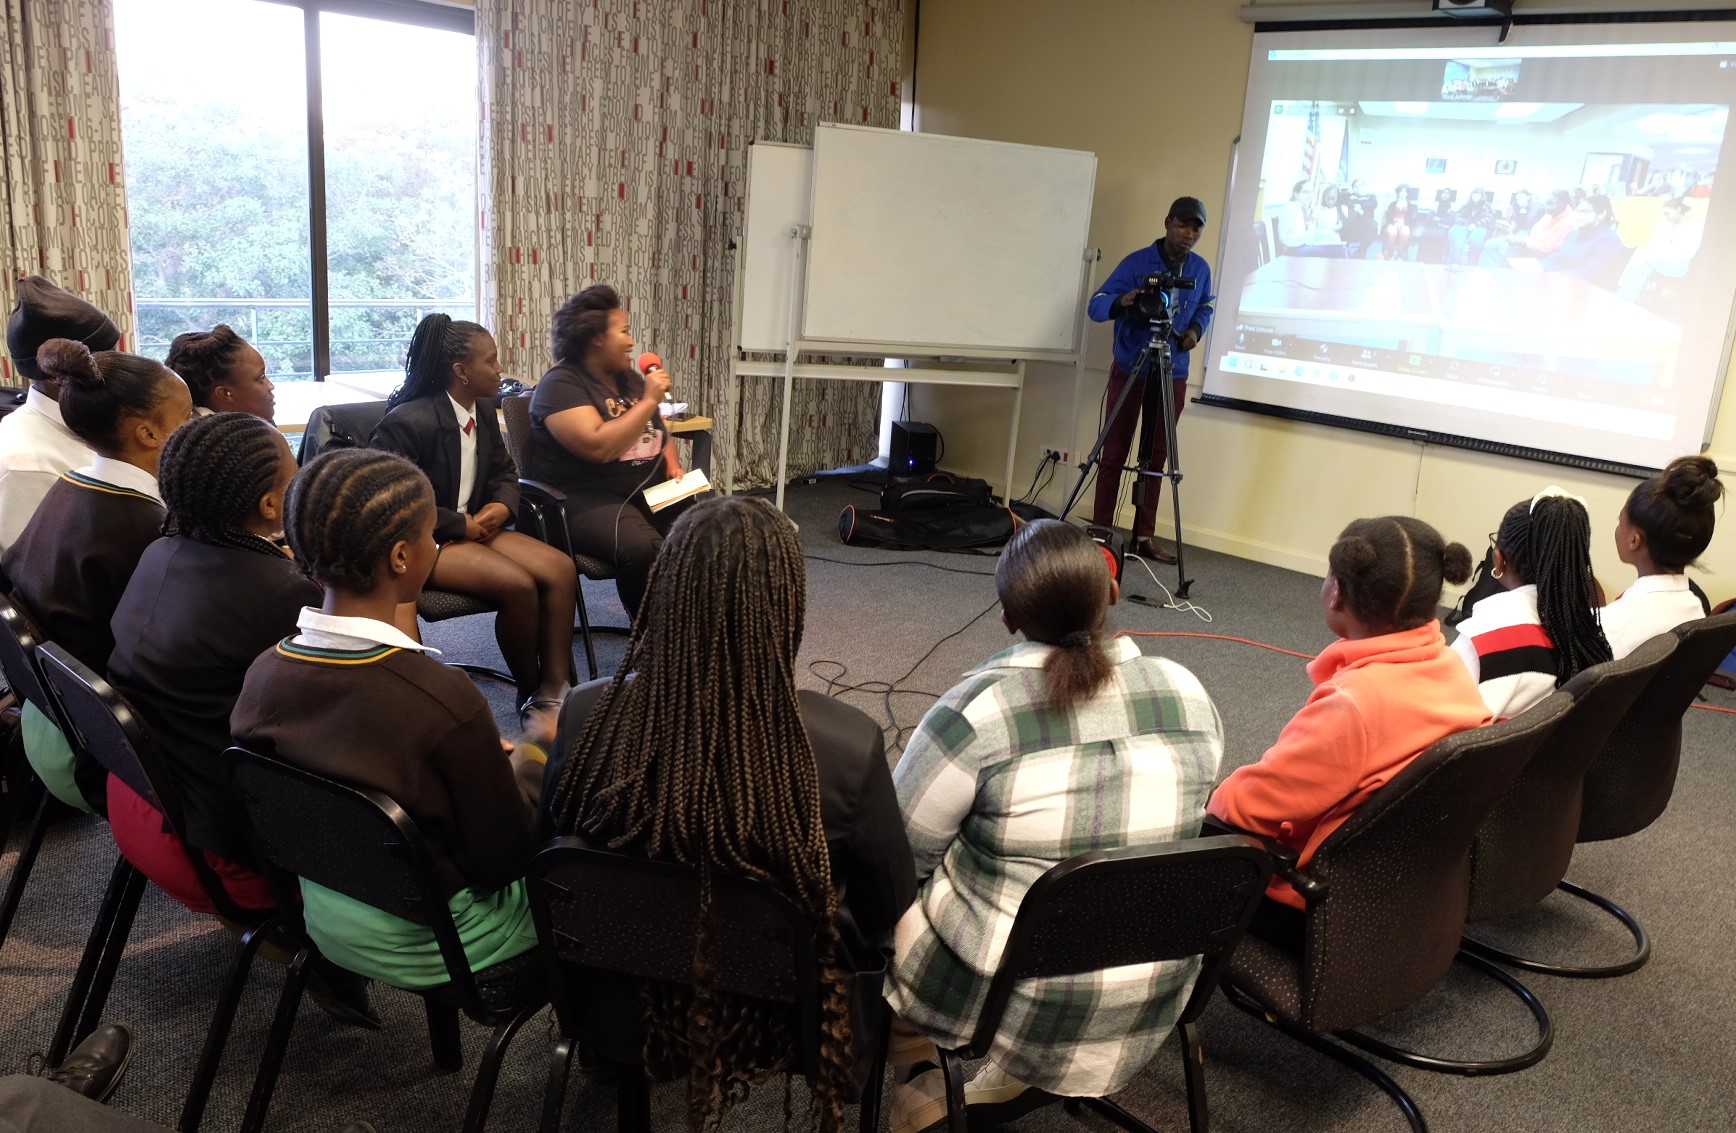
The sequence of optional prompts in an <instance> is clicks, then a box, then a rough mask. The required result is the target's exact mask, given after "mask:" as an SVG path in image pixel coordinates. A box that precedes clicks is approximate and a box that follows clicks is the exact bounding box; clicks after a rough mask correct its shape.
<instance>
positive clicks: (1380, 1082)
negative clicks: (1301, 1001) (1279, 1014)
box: [1222, 984, 1429, 1133]
mask: <svg viewBox="0 0 1736 1133" xmlns="http://www.w3.org/2000/svg"><path fill="white" fill-rule="evenodd" d="M1222 986H1223V989H1224V998H1226V999H1228V1000H1229V1001H1230V1003H1231V1004H1233V1005H1234V1006H1236V1007H1238V1008H1240V1009H1241V1010H1243V1011H1246V1012H1247V1013H1248V1014H1250V1015H1252V1016H1254V1017H1255V1018H1256V1019H1260V1020H1262V1021H1264V1022H1265V1023H1266V1024H1267V1025H1269V1026H1272V1027H1276V1028H1277V1029H1278V1030H1280V1031H1282V1032H1283V1033H1284V1034H1286V1035H1289V1036H1290V1037H1291V1038H1293V1039H1295V1040H1296V1041H1297V1042H1299V1043H1302V1044H1304V1045H1306V1046H1310V1047H1312V1048H1314V1049H1315V1050H1317V1051H1319V1052H1320V1053H1321V1054H1324V1055H1325V1056H1326V1057H1328V1058H1330V1059H1332V1060H1333V1061H1334V1062H1336V1063H1338V1064H1339V1065H1340V1066H1343V1067H1345V1068H1346V1069H1348V1070H1350V1071H1352V1072H1353V1073H1355V1074H1358V1075H1360V1076H1361V1077H1363V1078H1366V1079H1368V1080H1369V1081H1370V1082H1373V1083H1374V1084H1375V1085H1376V1086H1379V1087H1380V1089H1381V1091H1382V1092H1383V1093H1385V1094H1386V1096H1387V1097H1389V1098H1391V1099H1392V1100H1393V1102H1394V1104H1396V1105H1397V1106H1398V1108H1399V1111H1400V1112H1402V1113H1403V1114H1404V1119H1405V1121H1406V1122H1408V1123H1409V1125H1410V1127H1411V1133H1429V1124H1428V1122H1427V1121H1424V1120H1423V1115H1422V1111H1421V1110H1419V1109H1418V1108H1417V1103H1416V1102H1414V1101H1412V1100H1411V1096H1410V1095H1409V1094H1407V1093H1405V1092H1404V1088H1403V1087H1401V1086H1400V1085H1399V1084H1398V1083H1397V1082H1394V1081H1393V1080H1392V1079H1391V1078H1389V1077H1387V1076H1386V1075H1385V1074H1384V1073H1382V1072H1381V1070H1380V1068H1379V1067H1378V1066H1376V1065H1375V1064H1374V1063H1372V1062H1370V1061H1368V1059H1366V1058H1363V1057H1362V1056H1361V1055H1359V1054H1357V1053H1356V1052H1354V1051H1349V1050H1345V1049H1344V1048H1343V1047H1341V1046H1339V1045H1338V1044H1337V1043H1335V1042H1331V1041H1329V1040H1327V1039H1326V1038H1325V1037H1324V1036H1321V1035H1317V1034H1315V1033H1314V1032H1313V1031H1308V1030H1304V1029H1303V1028H1301V1027H1297V1026H1293V1025H1291V1024H1289V1023H1286V1022H1284V1021H1283V1020H1282V1019H1279V1018H1276V1017H1275V1016H1273V1015H1270V1014H1268V1013H1267V1012H1266V1009H1265V1008H1263V1007H1261V1006H1260V1005H1259V1004H1258V1003H1255V1002H1254V1001H1253V1000H1252V999H1249V998H1248V997H1247V996H1246V995H1244V994H1243V993H1242V992H1239V991H1237V990H1236V989H1235V988H1233V987H1231V986H1230V985H1229V984H1224V985H1222Z"/></svg>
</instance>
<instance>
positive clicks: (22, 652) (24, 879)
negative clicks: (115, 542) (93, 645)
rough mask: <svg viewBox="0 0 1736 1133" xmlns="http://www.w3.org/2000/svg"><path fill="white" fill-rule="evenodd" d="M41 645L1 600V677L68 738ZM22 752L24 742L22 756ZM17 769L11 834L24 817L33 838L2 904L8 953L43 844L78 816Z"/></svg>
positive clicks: (25, 765) (12, 773)
mask: <svg viewBox="0 0 1736 1133" xmlns="http://www.w3.org/2000/svg"><path fill="white" fill-rule="evenodd" d="M41 642H42V635H41V633H39V632H38V631H37V629H36V627H35V625H33V624H32V623H31V621H30V618H29V616H28V615H26V614H25V613H24V611H22V610H20V609H19V608H18V607H17V605H15V604H14V603H13V602H12V600H11V599H9V598H7V597H5V596H4V595H0V674H3V675H4V676H5V678H6V683H7V685H9V686H10V687H11V689H12V692H13V694H14V695H16V696H17V697H18V698H19V700H20V701H21V702H23V703H27V704H30V705H32V706H33V707H35V709H36V710H37V711H38V712H41V713H42V714H43V715H44V716H46V717H47V718H48V719H49V721H50V722H52V723H53V724H54V726H55V727H57V728H59V729H60V730H61V733H62V734H63V735H64V734H66V727H65V724H64V722H63V721H62V720H61V717H60V705H58V704H57V703H55V701H54V698H53V697H51V696H50V695H49V694H48V689H47V686H45V685H44V684H43V682H42V670H41V668H40V666H39V664H38V662H37V659H36V648H37V646H38V645H39V644H41ZM68 742H71V741H70V740H69V741H68ZM23 746H24V745H23V740H22V737H20V740H19V744H18V747H19V755H20V756H22V752H23ZM18 763H19V764H21V766H13V767H10V768H8V770H7V781H8V784H9V785H11V784H13V783H16V785H17V792H16V793H17V798H16V799H10V800H8V805H7V815H8V817H7V823H8V833H10V825H11V824H12V822H13V821H14V820H15V819H16V817H18V816H21V815H24V814H29V815H31V816H32V817H31V823H30V833H29V834H28V835H26V837H25V841H24V846H23V848H22V849H21V850H20V851H19V854H18V860H17V861H16V862H14V863H13V864H12V876H11V877H10V878H8V879H7V882H6V895H5V897H4V898H3V899H0V948H3V947H5V945H6V937H7V935H8V934H9V933H10V932H11V931H12V921H13V919H14V918H15V917H16V916H17V914H18V906H19V904H20V903H22V901H23V900H24V887H25V885H27V884H28V883H29V881H30V874H31V871H32V870H33V869H35V867H36V858H37V855H38V854H40V853H41V852H42V841H43V839H44V838H45V837H47V835H48V828H49V827H50V826H52V825H54V823H55V822H56V821H57V820H58V819H60V818H63V817H65V816H66V815H68V814H72V813H74V810H73V808H72V807H70V806H67V805H66V804H65V803H63V802H61V801H60V800H59V799H57V798H55V797H54V795H53V793H52V792H50V791H49V790H48V788H47V787H45V786H44V785H43V784H42V781H41V780H39V779H38V778H37V777H36V775H35V773H34V772H33V771H32V770H31V769H30V764H29V761H28V760H24V759H22V758H20V759H19V760H18ZM4 848H5V842H4V841H0V849H4Z"/></svg>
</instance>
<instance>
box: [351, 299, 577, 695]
mask: <svg viewBox="0 0 1736 1133" xmlns="http://www.w3.org/2000/svg"><path fill="white" fill-rule="evenodd" d="M499 392H500V356H499V352H498V351H497V349H496V348H495V344H494V336H493V335H491V334H489V333H488V331H487V330H486V329H485V328H483V327H481V326H479V325H477V324H476V323H470V322H454V321H453V320H452V319H451V318H449V317H447V316H446V315H439V314H435V315H429V316H428V317H427V318H425V319H423V320H422V322H421V323H420V324H419V325H418V326H417V327H416V334H415V337H414V338H412V339H411V340H410V352H409V357H408V359H407V360H406V362H405V365H404V384H403V385H402V386H400V387H399V388H398V390H397V391H396V392H395V393H393V394H392V397H391V400H390V401H389V402H388V403H387V404H388V409H387V411H386V416H385V418H384V419H383V420H381V422H380V424H379V426H378V427H377V428H375V429H374V436H373V447H375V448H381V449H386V450H387V451H390V452H395V453H398V454H399V455H401V456H404V457H407V458H408V459H409V460H410V461H412V462H413V463H414V464H415V465H416V466H417V467H418V468H420V469H421V470H422V472H423V473H424V474H425V475H426V476H427V477H428V480H429V482H430V483H432V484H433V485H434V501H435V507H436V516H437V518H436V520H435V524H434V539H435V541H436V542H437V543H439V544H440V557H439V558H438V559H436V560H435V562H434V571H433V573H432V574H431V575H430V576H429V579H428V585H429V586H430V587H431V588H433V589H435V590H448V591H451V592H452V593H454V594H464V595H467V596H469V597H473V598H477V599H480V600H482V601H484V602H488V603H489V604H490V605H493V606H495V607H496V608H497V609H498V610H499V611H500V612H499V614H497V615H496V616H495V619H494V636H495V639H496V640H497V641H499V642H500V652H501V655H502V656H504V657H505V658H506V665H507V668H509V669H511V670H512V675H513V677H514V678H515V679H516V680H517V681H518V692H519V697H520V699H521V700H522V701H523V702H524V705H525V707H526V708H527V709H528V708H533V707H554V706H557V705H559V704H560V702H561V698H562V697H564V696H565V695H566V691H567V689H568V688H570V687H571V685H572V677H573V612H574V596H575V591H576V588H577V586H578V577H577V574H576V573H575V572H574V570H573V562H572V560H571V559H570V558H568V557H567V556H565V555H563V554H561V553H560V552H559V551H557V550H555V549H554V548H552V547H550V546H548V545H547V544H545V543H542V542H539V541H538V540H536V539H532V538H531V537H530V536H528V535H522V534H520V533H518V532H516V531H508V530H506V527H507V525H508V524H510V523H512V521H513V519H514V517H515V516H516V515H517V512H518V469H517V467H515V466H514V464H513V462H512V456H511V454H509V453H508V452H507V451H506V443H505V441H504V440H503V439H502V437H501V435H500V421H499V418H498V417H497V415H496V412H495V406H494V402H493V401H492V400H488V399H491V398H493V397H494V396H495V395H496V394H498V393H499Z"/></svg>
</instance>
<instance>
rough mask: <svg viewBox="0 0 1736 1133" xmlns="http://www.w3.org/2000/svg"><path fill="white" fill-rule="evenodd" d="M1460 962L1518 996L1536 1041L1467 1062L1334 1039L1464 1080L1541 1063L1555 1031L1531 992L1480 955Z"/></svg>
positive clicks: (1348, 1035)
mask: <svg viewBox="0 0 1736 1133" xmlns="http://www.w3.org/2000/svg"><path fill="white" fill-rule="evenodd" d="M1458 959H1459V961H1460V962H1461V963H1464V964H1465V965H1467V966H1469V967H1471V968H1473V969H1475V970H1477V971H1479V972H1482V973H1483V974H1484V975H1486V976H1488V977H1489V978H1490V979H1492V980H1494V981H1495V982H1496V983H1498V984H1500V985H1501V986H1502V987H1504V988H1506V989H1507V990H1508V991H1510V992H1512V993H1513V994H1514V995H1516V996H1518V997H1519V1000H1520V1002H1522V1003H1523V1004H1525V1006H1526V1008H1527V1009H1529V1010H1530V1012H1531V1018H1532V1019H1533V1020H1534V1021H1535V1022H1536V1024H1537V1042H1536V1044H1535V1045H1533V1046H1532V1047H1531V1049H1530V1050H1527V1051H1525V1052H1524V1053H1523V1054H1516V1055H1513V1056H1512V1057H1509V1058H1496V1059H1490V1060H1487V1061H1481V1062H1478V1061H1468V1060H1465V1059H1458V1058H1436V1057H1434V1056H1433V1055H1427V1054H1417V1053H1416V1052H1415V1051H1409V1050H1404V1049H1403V1048H1401V1047H1396V1046H1392V1045H1391V1044H1389V1043H1384V1042H1381V1041H1380V1040H1379V1039H1374V1038H1370V1037H1369V1036H1367V1035H1365V1034H1362V1033H1361V1032H1359V1031H1338V1032H1336V1037H1338V1038H1340V1039H1343V1040H1344V1041H1345V1042H1347V1043H1349V1044H1350V1045H1351V1046H1354V1047H1360V1048H1361V1049H1363V1050H1366V1051H1367V1052H1368V1053H1370V1054H1373V1055H1377V1056H1379V1057H1381V1058H1384V1059H1386V1060H1387V1061H1389V1062H1397V1063H1399V1064H1400V1065H1402V1066H1414V1067H1415V1068H1416V1069H1418V1070H1430V1071H1433V1072H1434V1073H1437V1074H1463V1075H1465V1076H1466V1077H1467V1078H1479V1077H1488V1076H1490V1075H1494V1074H1512V1073H1515V1072H1516V1071H1519V1070H1525V1069H1527V1068H1529V1067H1532V1066H1535V1065H1537V1064H1538V1063H1539V1062H1542V1061H1543V1056H1544V1055H1546V1054H1548V1053H1549V1048H1550V1047H1551V1046H1553V1045H1554V1044H1555V1028H1554V1027H1553V1026H1552V1025H1551V1023H1550V1022H1549V1012H1547V1011H1545V1010H1544V1009H1543V1004H1542V1003H1540V1002H1539V1001H1538V999H1537V997H1536V996H1535V995H1533V994H1531V989H1530V988H1528V987H1526V986H1525V985H1524V984H1522V983H1520V982H1519V981H1518V980H1516V979H1514V978H1513V977H1512V976H1510V975H1508V974H1507V973H1506V972H1503V971H1502V970H1501V969H1500V968H1497V967H1496V966H1495V965H1493V964H1491V963H1489V961H1487V960H1485V959H1483V958H1482V957H1480V956H1476V955H1473V954H1472V953H1469V952H1460V953H1459V955H1458Z"/></svg>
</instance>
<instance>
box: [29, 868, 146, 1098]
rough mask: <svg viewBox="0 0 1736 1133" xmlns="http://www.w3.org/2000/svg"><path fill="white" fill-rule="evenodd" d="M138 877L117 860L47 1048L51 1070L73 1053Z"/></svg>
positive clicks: (133, 871) (131, 869)
mask: <svg viewBox="0 0 1736 1133" xmlns="http://www.w3.org/2000/svg"><path fill="white" fill-rule="evenodd" d="M136 873H137V871H136V870H134V869H133V867H132V865H131V864H129V863H128V862H127V859H125V858H123V857H116V858H115V867H114V869H113V870H112V871H110V873H109V883H108V888H107V889H106V890H104V892H103V896H102V904H101V905H100V906H99V907H98V908H97V913H96V920H95V921H94V922H93V923H92V924H91V926H90V935H89V936H88V937H86V938H85V944H84V954H83V955H81V956H80V957H79V959H78V967H77V968H76V969H75V970H74V971H73V975H72V986H70V987H68V988H67V989H66V1004H65V1006H64V1007H62V1008H61V1010H60V1022H59V1023H57V1024H55V1027H54V1038H53V1040H52V1041H51V1042H50V1043H49V1044H48V1054H47V1055H46V1060H47V1062H48V1065H50V1066H59V1065H60V1064H61V1063H62V1062H63V1061H65V1059H66V1055H67V1052H68V1051H70V1050H72V1047H73V1042H74V1039H73V1035H74V1032H76V1031H77V1030H78V1022H79V1018H80V1016H81V1015H82V1014H83V1012H84V1003H85V1000H86V999H87V998H89V996H90V990H91V984H92V983H93V982H94V981H95V979H96V973H97V968H98V966H99V965H101V963H102V961H103V954H104V953H105V952H106V951H107V948H108V944H109V930H110V929H111V928H112V927H113V926H114V923H115V917H116V916H117V914H118V913H119V911H120V907H121V903H122V901H123V900H124V899H125V896H126V892H127V886H128V883H129V882H130V881H131V880H132V877H133V875H135V874H136Z"/></svg>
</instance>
